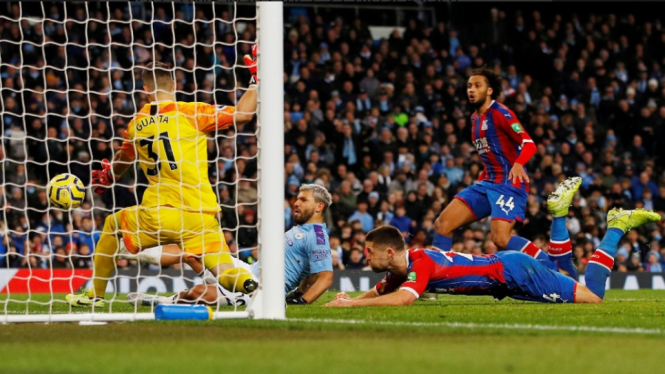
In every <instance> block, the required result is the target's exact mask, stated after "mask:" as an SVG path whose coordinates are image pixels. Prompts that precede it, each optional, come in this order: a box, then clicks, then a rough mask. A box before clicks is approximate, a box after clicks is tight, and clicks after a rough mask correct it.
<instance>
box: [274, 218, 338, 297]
mask: <svg viewBox="0 0 665 374" xmlns="http://www.w3.org/2000/svg"><path fill="white" fill-rule="evenodd" d="M305 245H306V246H307V248H306V249H307V253H308V255H309V269H310V275H309V276H308V277H307V278H305V280H306V281H307V280H308V279H309V281H308V283H309V284H308V283H305V285H306V287H307V289H303V287H302V286H303V284H302V283H301V284H300V286H299V287H298V289H297V290H296V291H295V292H294V293H293V295H291V297H287V300H286V302H287V303H288V304H311V303H313V302H314V301H316V300H317V299H318V298H319V297H320V296H321V295H322V294H323V293H324V292H326V291H327V290H328V288H330V286H331V285H332V280H333V272H332V270H333V268H332V255H331V254H330V242H328V240H327V238H326V236H325V234H324V233H323V232H322V231H317V229H315V230H314V231H312V232H310V234H309V235H307V243H306V244H305ZM299 293H300V295H298V294H299Z"/></svg>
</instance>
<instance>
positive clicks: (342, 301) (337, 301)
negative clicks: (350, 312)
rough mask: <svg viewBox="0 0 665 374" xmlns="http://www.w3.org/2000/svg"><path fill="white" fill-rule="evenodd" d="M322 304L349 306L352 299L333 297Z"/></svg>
mask: <svg viewBox="0 0 665 374" xmlns="http://www.w3.org/2000/svg"><path fill="white" fill-rule="evenodd" d="M324 306H327V307H342V308H345V307H351V306H353V300H351V299H335V300H333V301H331V302H329V303H327V304H326V305H324Z"/></svg>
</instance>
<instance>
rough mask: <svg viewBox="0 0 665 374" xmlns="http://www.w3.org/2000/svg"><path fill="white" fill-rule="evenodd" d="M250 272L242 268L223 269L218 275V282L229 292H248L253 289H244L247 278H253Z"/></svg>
mask: <svg viewBox="0 0 665 374" xmlns="http://www.w3.org/2000/svg"><path fill="white" fill-rule="evenodd" d="M253 279H254V277H253V276H252V273H250V272H248V271H247V270H245V269H242V268H231V269H227V270H224V271H223V272H222V274H221V275H220V276H219V284H220V285H221V286H222V287H224V288H225V289H226V290H228V291H231V292H242V293H250V292H253V291H254V290H246V289H245V285H248V284H250V283H251V282H250V283H247V281H248V280H253Z"/></svg>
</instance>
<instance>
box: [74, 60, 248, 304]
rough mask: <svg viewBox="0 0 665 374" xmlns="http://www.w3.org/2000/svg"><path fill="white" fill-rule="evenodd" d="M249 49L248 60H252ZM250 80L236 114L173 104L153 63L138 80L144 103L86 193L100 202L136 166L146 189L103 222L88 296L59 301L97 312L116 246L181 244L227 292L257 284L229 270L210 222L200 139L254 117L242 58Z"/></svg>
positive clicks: (166, 74)
mask: <svg viewBox="0 0 665 374" xmlns="http://www.w3.org/2000/svg"><path fill="white" fill-rule="evenodd" d="M255 51H256V49H255V48H253V49H252V52H253V54H254V56H256V52H255ZM245 63H247V64H248V65H249V68H250V71H251V72H252V74H253V75H252V81H251V82H250V88H249V89H248V90H247V91H246V92H245V93H244V95H243V96H242V98H241V99H240V100H239V101H238V105H237V107H231V106H215V105H210V104H205V103H185V102H176V96H175V88H176V83H175V78H174V76H173V71H172V70H171V69H170V68H169V67H168V66H167V65H165V64H163V63H160V62H155V63H152V64H150V65H148V67H147V68H146V69H145V71H144V72H143V76H142V79H143V84H144V87H143V89H144V90H145V91H146V92H147V93H148V98H149V100H150V103H149V104H146V105H145V106H144V107H143V108H142V109H141V110H140V111H139V112H138V114H137V115H136V117H134V119H133V120H132V121H131V122H130V123H129V125H128V126H127V131H126V133H125V134H126V135H125V136H126V139H125V141H124V142H123V144H122V147H121V148H120V149H119V150H118V151H117V152H116V153H115V155H114V158H113V164H112V165H111V164H109V163H108V161H107V160H104V162H103V163H102V166H103V169H102V170H96V171H94V172H93V174H92V176H93V178H92V185H93V186H94V188H95V192H96V193H98V194H101V193H103V192H104V191H105V189H106V187H110V186H112V185H113V183H114V182H115V181H116V180H117V179H118V178H120V176H122V174H123V173H124V172H125V171H127V170H128V169H129V168H130V167H131V166H132V165H133V164H134V162H135V160H136V159H137V158H138V163H139V165H140V167H141V169H142V170H143V173H144V174H145V176H146V177H147V178H148V181H149V185H148V188H147V189H146V191H145V193H144V195H143V200H142V201H141V204H140V205H138V206H133V207H129V208H125V209H122V210H121V211H119V212H117V213H115V214H112V215H110V216H108V217H107V218H106V222H105V223H104V229H103V231H102V235H101V237H100V239H99V242H98V244H97V248H95V255H94V259H93V289H92V290H89V291H87V290H84V291H83V292H81V293H79V294H70V295H67V297H66V299H67V301H68V302H69V303H70V304H71V305H73V306H90V305H94V306H102V305H104V293H105V291H106V285H107V283H108V281H109V279H110V278H111V275H112V274H113V270H114V268H115V255H116V252H117V251H118V249H119V247H120V246H119V243H118V242H119V240H123V241H124V244H125V245H126V246H127V249H128V250H129V251H130V252H131V253H138V252H139V251H140V250H141V248H148V247H154V246H157V245H162V244H171V243H182V246H183V248H182V249H183V250H184V251H185V252H187V253H188V254H189V255H191V256H196V257H198V258H200V259H201V262H202V263H203V265H204V266H205V267H206V268H207V269H209V270H210V272H211V273H213V274H214V275H215V276H216V277H218V279H219V282H220V284H221V285H222V286H223V287H224V288H226V289H227V290H231V291H236V290H238V291H241V292H245V293H248V292H252V291H254V290H255V289H256V288H257V287H258V284H257V282H256V281H255V280H254V279H253V278H252V275H251V274H250V273H248V272H247V271H246V270H244V269H238V268H234V267H233V263H232V261H231V254H230V252H229V250H228V246H227V245H226V242H225V241H224V234H223V232H222V229H221V227H220V226H219V222H218V221H217V219H216V214H217V213H218V212H219V211H220V208H219V203H218V202H217V196H216V195H215V193H214V192H213V189H212V186H211V185H210V180H209V178H208V154H207V148H206V144H207V139H208V135H207V134H208V133H210V132H214V131H217V130H224V129H227V128H229V127H230V126H233V124H234V123H238V124H243V123H247V122H249V121H251V120H252V118H253V116H254V112H255V111H256V85H255V84H252V83H256V77H255V75H254V74H255V72H256V63H255V61H254V60H253V59H252V58H251V57H249V56H245Z"/></svg>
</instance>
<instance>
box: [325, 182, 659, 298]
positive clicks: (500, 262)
mask: <svg viewBox="0 0 665 374" xmlns="http://www.w3.org/2000/svg"><path fill="white" fill-rule="evenodd" d="M578 186H579V184H577V185H576V186H574V188H570V187H571V185H570V184H568V185H567V186H565V187H564V189H567V191H566V192H568V193H564V194H562V195H564V196H565V197H564V198H563V199H561V198H560V197H558V196H555V195H554V196H553V197H552V198H551V199H550V201H548V207H549V209H550V211H551V212H552V211H554V210H558V211H562V210H565V211H567V210H568V205H567V204H557V202H560V201H562V200H565V201H569V200H570V199H571V194H570V191H571V190H573V191H574V190H576V189H577V187H578ZM565 201H564V202H565ZM561 206H565V208H561ZM660 219H661V217H660V216H659V215H658V214H656V213H654V212H650V211H646V210H641V209H638V210H628V211H624V210H621V209H613V210H611V211H610V212H609V213H608V215H607V223H608V230H607V233H606V234H605V237H604V238H603V240H602V242H601V243H600V245H599V246H598V249H596V251H595V252H594V254H593V256H592V258H591V260H590V261H589V265H588V266H587V271H586V286H584V285H581V284H579V283H577V281H575V280H574V279H572V278H570V277H568V276H565V275H563V274H562V273H560V272H558V271H556V270H555V269H556V264H555V263H554V262H552V261H549V260H546V259H545V260H536V259H534V258H532V257H531V256H528V255H526V254H524V253H521V252H516V251H502V252H498V253H496V254H493V255H485V256H473V255H468V254H461V253H456V252H444V251H436V250H429V249H421V248H412V249H408V250H405V243H404V238H403V237H402V235H401V233H400V232H399V230H398V229H397V228H395V227H393V226H382V227H379V228H376V229H374V230H372V231H370V232H369V234H367V237H366V246H367V251H368V254H369V255H368V258H367V261H368V262H369V264H370V266H371V267H372V270H373V271H375V272H377V273H378V272H384V271H387V274H386V277H385V278H384V279H383V280H382V281H381V282H379V283H378V284H377V285H376V287H375V288H373V289H372V290H370V291H368V292H366V293H364V294H363V295H361V296H359V297H357V298H355V299H351V298H349V296H348V295H347V294H346V293H340V294H338V295H337V296H336V298H335V300H334V301H331V302H330V303H328V304H326V306H337V307H344V306H375V305H376V306H378V305H411V304H412V303H413V302H414V301H416V299H418V297H419V296H420V295H421V294H422V293H423V292H432V293H449V294H460V295H491V296H494V297H495V298H498V299H503V298H505V297H507V296H508V297H511V298H514V299H519V300H531V301H539V302H553V303H569V302H573V303H598V302H601V301H602V299H603V297H604V295H605V283H606V281H607V277H608V276H609V275H610V271H611V270H610V269H612V266H613V264H614V253H615V250H616V247H617V245H618V243H619V240H620V239H621V237H622V236H623V235H624V234H625V233H626V232H628V231H630V230H631V229H632V228H635V227H638V226H640V225H642V224H645V223H648V222H657V221H659V220H660ZM553 231H554V225H553ZM559 235H561V233H559Z"/></svg>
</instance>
